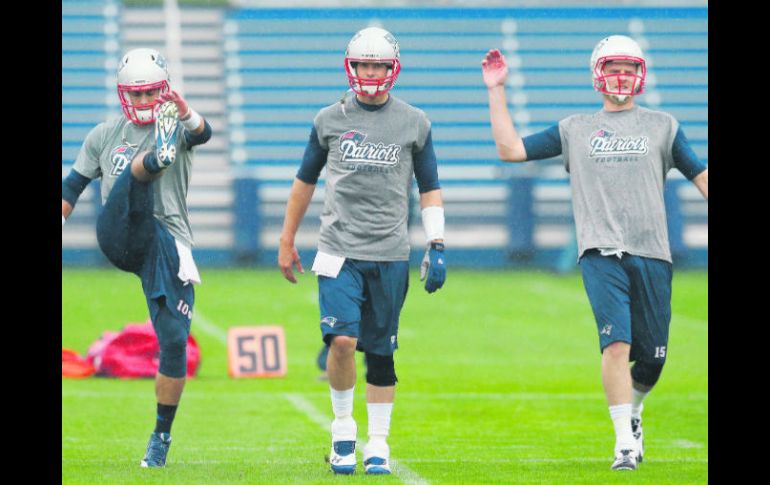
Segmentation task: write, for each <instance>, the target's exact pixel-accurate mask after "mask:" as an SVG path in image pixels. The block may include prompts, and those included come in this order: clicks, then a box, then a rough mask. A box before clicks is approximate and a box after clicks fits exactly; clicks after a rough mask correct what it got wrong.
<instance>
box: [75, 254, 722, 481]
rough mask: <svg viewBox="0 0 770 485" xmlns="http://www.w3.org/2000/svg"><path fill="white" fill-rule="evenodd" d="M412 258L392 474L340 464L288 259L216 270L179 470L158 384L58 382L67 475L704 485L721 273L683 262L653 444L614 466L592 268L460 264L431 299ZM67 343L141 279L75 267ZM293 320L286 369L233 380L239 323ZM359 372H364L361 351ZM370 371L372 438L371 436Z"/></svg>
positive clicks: (103, 317)
mask: <svg viewBox="0 0 770 485" xmlns="http://www.w3.org/2000/svg"><path fill="white" fill-rule="evenodd" d="M416 273H417V271H416V270H415V269H414V268H413V271H412V280H411V282H410V283H411V289H410V292H409V295H408V297H407V301H406V304H405V306H404V310H403V313H402V316H401V331H400V333H399V343H400V348H399V351H398V352H397V353H396V370H397V373H398V376H399V381H400V382H399V384H398V386H397V392H396V402H395V406H394V411H393V417H392V426H391V434H390V438H389V443H390V447H391V458H392V460H394V461H395V463H394V471H395V473H394V475H391V476H389V477H377V476H366V475H364V474H363V473H362V468H361V465H360V452H359V473H357V474H356V475H355V476H352V477H337V476H333V475H332V474H331V473H330V472H328V469H327V465H326V464H325V463H324V455H325V454H326V453H328V449H329V443H330V436H329V432H328V422H329V420H330V419H331V416H332V413H331V404H330V402H329V391H328V383H326V382H323V381H320V380H318V376H319V371H318V370H317V369H316V367H315V357H316V354H317V352H318V350H319V348H320V342H321V341H320V331H319V327H318V313H317V312H318V309H317V286H316V282H315V278H314V276H313V275H312V274H309V273H308V274H306V275H304V276H302V277H301V278H300V283H299V284H298V285H291V284H289V283H288V282H286V281H285V280H283V278H282V277H281V275H280V274H279V272H278V271H277V270H275V271H272V270H261V271H245V270H244V271H228V270H206V271H203V272H202V277H203V280H204V282H203V284H202V285H200V286H198V287H197V289H196V302H195V315H194V317H193V323H192V332H193V335H194V336H195V337H196V339H197V340H198V343H199V345H200V348H201V354H202V364H201V368H200V373H199V375H198V377H196V378H195V379H192V380H190V381H188V384H187V387H186V389H185V393H184V396H183V398H182V403H181V405H180V408H179V411H178V413H177V418H176V421H175V422H174V427H173V430H172V434H173V437H174V443H173V446H172V447H171V450H170V452H169V457H168V464H167V467H166V468H165V469H151V470H148V469H142V468H140V467H139V460H140V459H141V458H142V456H143V453H144V448H145V445H146V443H147V438H148V436H149V434H150V432H151V431H152V428H153V426H154V418H155V399H154V384H153V381H152V380H150V379H142V380H117V379H103V378H88V379H83V380H71V379H67V380H62V483H65V484H74V483H82V484H101V483H105V484H144V483H168V484H228V483H259V484H284V483H343V482H344V483H372V482H377V483H410V484H417V483H420V484H424V483H431V484H450V483H465V484H494V483H521V484H530V483H543V484H600V483H601V484H605V483H607V484H610V483H634V484H637V483H638V484H643V483H644V484H655V485H662V484H690V483H707V481H708V275H707V273H705V272H683V271H680V272H678V273H676V272H675V276H674V283H673V293H674V296H673V315H674V316H673V321H672V326H671V334H670V339H669V354H668V360H667V364H666V369H665V371H664V372H663V376H662V377H661V380H660V382H659V383H658V386H657V387H656V389H655V390H654V391H653V393H651V394H650V396H649V397H648V398H647V400H646V401H645V411H644V424H645V428H644V430H645V438H646V439H645V443H646V454H645V460H644V463H642V464H641V465H640V468H639V469H638V470H637V471H636V472H612V471H610V469H609V466H610V462H611V457H612V451H613V446H614V432H613V428H612V422H611V421H610V419H609V413H608V410H607V405H606V401H605V398H604V394H603V392H602V388H601V381H600V373H599V370H600V367H599V364H600V359H599V358H600V355H599V351H598V337H597V335H596V328H595V324H594V321H593V316H592V314H591V309H590V307H589V304H588V300H587V298H586V296H585V294H584V291H583V285H582V282H581V279H580V275H579V274H577V273H576V274H574V275H568V276H556V275H553V274H549V273H538V272H472V271H459V270H455V271H452V269H451V268H450V271H449V277H448V280H447V284H446V286H445V287H444V288H443V289H442V290H440V291H439V292H437V293H435V294H433V295H428V294H427V293H426V292H425V291H424V290H423V289H422V287H421V285H420V282H419V281H418V279H417V275H416ZM62 287H63V290H62V300H63V307H62V346H63V347H67V348H72V349H74V350H77V351H78V352H80V353H81V354H85V352H86V350H87V348H88V346H89V345H90V344H91V343H92V342H93V341H94V340H96V339H97V338H98V337H99V336H100V335H101V333H102V332H103V331H104V330H117V329H119V328H121V327H122V326H123V325H125V324H126V323H129V322H143V321H145V320H146V319H147V310H146V306H145V302H144V297H143V295H142V292H141V286H140V282H139V280H138V278H136V277H135V276H133V275H129V274H126V273H122V272H120V271H118V270H115V269H107V270H72V269H65V270H63V272H62ZM258 324H279V325H282V326H283V327H284V328H285V331H286V339H287V348H288V350H287V353H288V367H289V372H288V375H287V376H286V377H285V378H280V379H239V380H235V379H231V378H229V377H228V375H227V352H226V347H225V344H224V335H225V333H226V329H227V328H228V327H230V326H238V325H258ZM358 361H359V370H360V371H362V369H363V366H362V365H361V363H360V362H361V358H360V356H359V359H358ZM364 387H365V385H364V378H363V372H359V379H358V383H357V385H356V401H355V406H354V415H355V417H356V420H357V422H358V430H359V433H358V438H359V440H366V406H365V400H364Z"/></svg>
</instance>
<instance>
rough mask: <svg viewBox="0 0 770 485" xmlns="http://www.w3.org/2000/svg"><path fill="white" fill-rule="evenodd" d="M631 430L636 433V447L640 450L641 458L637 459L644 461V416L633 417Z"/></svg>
mask: <svg viewBox="0 0 770 485" xmlns="http://www.w3.org/2000/svg"><path fill="white" fill-rule="evenodd" d="M631 432H633V433H634V439H635V440H636V448H637V449H638V450H639V458H638V459H637V461H638V462H639V463H641V462H642V458H644V432H643V431H642V417H641V416H640V417H638V418H631Z"/></svg>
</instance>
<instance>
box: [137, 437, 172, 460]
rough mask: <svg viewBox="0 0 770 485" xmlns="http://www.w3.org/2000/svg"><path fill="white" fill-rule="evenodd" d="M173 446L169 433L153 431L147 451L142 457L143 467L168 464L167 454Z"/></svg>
mask: <svg viewBox="0 0 770 485" xmlns="http://www.w3.org/2000/svg"><path fill="white" fill-rule="evenodd" d="M170 446H171V435H170V434H169V433H152V434H151V435H150V441H149V443H147V451H146V452H145V454H144V458H142V462H141V463H140V465H141V466H142V468H158V467H164V466H166V455H167V454H168V449H169V447H170Z"/></svg>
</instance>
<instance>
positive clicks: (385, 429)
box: [366, 402, 393, 443]
mask: <svg viewBox="0 0 770 485" xmlns="http://www.w3.org/2000/svg"><path fill="white" fill-rule="evenodd" d="M366 412H367V414H368V416H369V442H370V443H372V442H378V441H383V442H384V441H385V440H386V439H387V437H388V434H389V433H390V414H391V413H392V412H393V403H392V402H390V403H366Z"/></svg>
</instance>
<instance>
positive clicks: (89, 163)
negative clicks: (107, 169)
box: [72, 123, 104, 180]
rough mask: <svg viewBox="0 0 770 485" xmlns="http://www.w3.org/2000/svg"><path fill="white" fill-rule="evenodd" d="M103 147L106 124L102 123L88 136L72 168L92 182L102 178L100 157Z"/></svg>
mask: <svg viewBox="0 0 770 485" xmlns="http://www.w3.org/2000/svg"><path fill="white" fill-rule="evenodd" d="M103 146H104V124H103V123H100V124H98V125H96V127H95V128H94V129H92V130H91V131H89V132H88V135H86V139H85V141H84V142H83V145H82V146H81V147H80V152H79V153H78V157H77V158H76V159H75V164H74V165H73V167H72V168H74V169H75V170H76V171H77V172H78V173H80V174H81V175H83V176H84V177H88V178H89V179H92V180H93V179H95V178H97V177H101V176H102V169H101V166H100V165H99V155H100V154H101V152H102V148H103Z"/></svg>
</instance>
